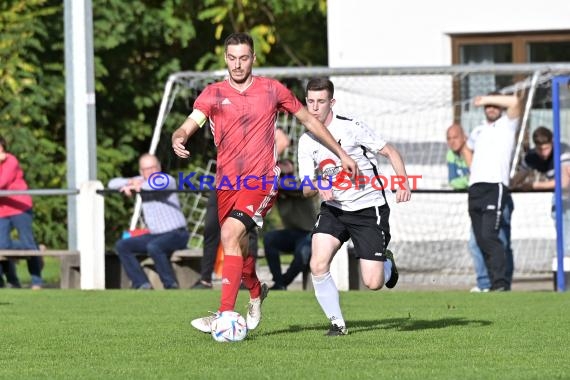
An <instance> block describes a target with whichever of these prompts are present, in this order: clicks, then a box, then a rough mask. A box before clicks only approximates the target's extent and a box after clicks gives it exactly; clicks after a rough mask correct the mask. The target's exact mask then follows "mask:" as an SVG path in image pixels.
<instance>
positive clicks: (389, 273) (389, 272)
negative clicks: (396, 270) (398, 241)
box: [384, 260, 392, 285]
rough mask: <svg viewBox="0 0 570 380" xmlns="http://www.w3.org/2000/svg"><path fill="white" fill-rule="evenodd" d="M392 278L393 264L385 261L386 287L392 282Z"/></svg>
mask: <svg viewBox="0 0 570 380" xmlns="http://www.w3.org/2000/svg"><path fill="white" fill-rule="evenodd" d="M390 277H392V262H391V261H390V260H386V261H384V285H386V283H387V282H388V281H390Z"/></svg>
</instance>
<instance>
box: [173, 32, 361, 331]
mask: <svg viewBox="0 0 570 380" xmlns="http://www.w3.org/2000/svg"><path fill="white" fill-rule="evenodd" d="M225 61H226V64H227V68H228V73H229V78H227V79H226V80H223V81H221V82H217V83H213V84H210V85H208V86H207V87H206V88H205V89H204V90H203V91H202V93H201V94H200V95H199V96H198V98H197V99H196V101H195V102H194V109H193V111H192V113H191V114H190V116H188V118H187V119H186V121H184V123H183V124H182V125H181V126H180V127H179V128H178V129H177V130H176V131H175V132H174V133H173V135H172V148H173V149H174V152H175V153H176V155H178V156H179V157H182V158H187V157H189V156H190V152H189V151H188V150H187V149H186V147H185V144H186V142H187V141H188V139H189V138H190V136H192V135H193V134H194V133H196V131H198V129H199V128H201V127H202V126H203V125H204V124H205V123H206V120H209V124H210V128H211V130H212V134H213V136H214V143H215V144H216V147H217V148H218V156H217V164H216V189H217V196H218V218H219V220H220V226H221V236H220V240H221V243H222V248H223V250H224V264H223V269H222V295H221V302H220V307H219V308H218V312H217V313H215V314H214V315H211V316H208V317H203V318H198V319H195V320H193V321H192V326H194V327H195V328H197V329H198V330H200V331H203V332H210V331H211V328H210V324H211V322H212V320H213V319H214V318H215V317H216V315H217V314H218V313H220V312H223V311H228V310H234V307H235V302H236V298H237V294H238V290H239V287H240V284H241V283H242V282H243V284H244V285H245V286H246V287H247V288H248V289H249V292H250V301H249V304H248V310H247V315H246V322H247V327H248V329H250V330H252V329H255V328H256V327H257V325H258V324H259V322H260V320H261V303H262V301H263V299H264V298H265V297H266V296H267V285H266V284H263V285H261V284H260V282H259V279H258V278H257V274H256V272H255V260H254V258H253V257H252V256H249V255H248V250H247V244H248V240H247V235H248V232H249V231H250V230H251V229H253V228H257V227H261V226H262V223H263V217H264V216H265V214H266V213H267V212H268V211H269V209H270V208H271V206H272V204H273V200H274V198H275V196H276V194H277V188H276V187H274V186H273V180H274V179H275V178H276V177H278V176H279V167H278V166H277V154H276V148H275V129H276V125H275V122H276V117H277V114H278V112H280V111H281V112H288V113H290V114H293V115H294V116H295V117H296V118H297V119H298V120H299V121H300V122H301V123H303V124H304V125H305V127H306V128H307V129H308V130H309V131H310V132H311V133H313V135H314V136H315V137H316V138H317V139H319V140H320V141H321V142H322V143H323V144H325V145H326V146H327V147H328V148H329V149H331V150H332V151H333V152H335V153H336V154H337V155H338V156H339V157H340V158H341V162H342V166H343V168H344V169H345V170H346V171H348V172H349V173H351V174H352V175H353V176H354V175H357V174H358V173H357V170H358V167H357V166H356V163H355V162H354V160H353V159H351V158H350V157H349V156H348V155H347V154H346V153H345V151H344V150H343V149H342V148H341V147H340V145H339V144H338V143H337V142H336V141H335V140H334V138H333V137H332V135H331V134H330V133H329V132H328V130H327V129H326V128H325V126H324V125H323V124H322V123H321V122H319V121H318V120H317V119H316V118H314V117H313V116H312V115H311V114H310V113H309V112H308V111H307V110H306V108H305V107H303V105H302V104H301V103H300V102H299V100H298V99H297V98H296V97H295V96H294V95H293V94H292V93H291V92H290V91H289V90H288V89H287V88H286V87H285V86H284V85H283V84H281V83H280V82H278V81H277V80H274V79H270V78H265V77H260V76H254V75H253V74H252V67H253V63H254V62H255V52H254V47H253V40H252V38H251V36H249V35H248V34H246V33H234V34H231V35H230V36H228V37H227V38H226V40H225Z"/></svg>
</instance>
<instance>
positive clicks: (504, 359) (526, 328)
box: [0, 289, 570, 379]
mask: <svg viewBox="0 0 570 380" xmlns="http://www.w3.org/2000/svg"><path fill="white" fill-rule="evenodd" d="M218 298H219V292H218V291H188V290H181V291H154V292H140V291H138V292H137V291H130V290H115V291H111V290H108V291H79V290H55V289H53V290H52V289H45V290H42V291H31V290H18V289H3V290H2V291H0V316H1V319H0V320H1V323H2V329H1V330H0V331H1V339H0V342H1V343H0V344H1V347H2V348H1V352H2V354H1V355H0V378H2V379H19V378H28V379H41V378H45V379H62V378H68V379H78V378H82V379H85V378H92V379H102V378H109V379H111V378H121V379H216V378H220V379H237V378H244V379H305V378H307V379H308V378H310V379H360V378H362V379H365V378H385V379H393V378H399V379H425V378H433V379H460V378H461V379H476V378H478V379H538V378H540V379H542V378H549V379H556V378H560V379H562V378H569V377H570V361H569V360H568V357H569V351H570V294H558V293H551V292H526V293H525V292H518V293H515V292H513V293H494V294H489V293H487V294H482V293H481V294H470V293H462V292H404V291H393V292H390V291H384V290H383V291H380V292H375V293H374V292H367V291H360V292H358V291H353V292H347V293H342V294H341V300H342V305H343V307H344V312H345V318H346V320H347V323H348V327H349V335H348V336H344V337H334V338H330V337H325V336H323V334H324V333H325V332H326V330H327V328H328V326H327V321H326V320H324V317H323V315H322V313H321V310H320V308H319V306H318V304H317V303H316V301H315V299H314V295H313V294H312V293H311V292H302V291H289V292H273V293H270V294H269V297H268V298H267V300H266V302H265V304H264V319H263V321H262V323H261V325H260V327H259V328H258V329H257V330H255V331H251V332H250V333H249V335H248V337H247V338H246V340H245V341H243V342H240V343H217V342H215V341H213V340H212V338H211V337H210V336H209V335H208V334H203V333H200V332H198V331H195V330H194V329H192V328H191V326H190V324H189V321H190V320H191V319H192V318H195V317H199V316H202V315H204V312H205V311H207V310H212V309H215V308H216V306H217V302H218ZM247 298H248V297H247V294H246V293H245V292H243V291H241V292H240V295H239V298H238V303H237V305H239V309H241V310H238V311H241V312H244V310H245V305H246V303H247Z"/></svg>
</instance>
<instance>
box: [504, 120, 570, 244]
mask: <svg viewBox="0 0 570 380" xmlns="http://www.w3.org/2000/svg"><path fill="white" fill-rule="evenodd" d="M532 141H533V143H534V148H533V149H531V150H530V151H529V152H528V153H527V154H526V155H525V157H524V160H523V161H522V163H521V166H520V169H519V171H518V172H517V174H516V175H515V176H514V178H513V180H512V184H513V188H517V189H521V190H554V188H555V186H556V184H555V179H554V149H553V145H552V132H551V131H550V129H548V128H546V127H543V126H541V127H538V128H537V129H536V130H535V131H534V132H533V134H532ZM560 164H561V167H562V171H561V172H562V189H563V193H562V206H563V207H562V210H563V213H564V214H563V221H564V222H563V224H564V233H563V236H564V244H565V252H566V253H568V252H570V146H568V145H567V144H565V143H561V144H560ZM533 170H536V171H537V172H539V173H541V174H543V175H544V176H545V177H546V180H545V181H540V180H534V181H532V180H531V181H530V182H529V181H526V180H527V178H528V177H530V174H531V173H532V171H533ZM554 201H555V199H554V197H553V198H552V217H553V218H555V217H556V214H555V211H556V210H555V204H554Z"/></svg>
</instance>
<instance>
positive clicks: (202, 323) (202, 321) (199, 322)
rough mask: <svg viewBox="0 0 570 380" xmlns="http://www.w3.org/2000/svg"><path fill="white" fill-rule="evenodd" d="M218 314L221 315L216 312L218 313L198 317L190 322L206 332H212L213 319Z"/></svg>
mask: <svg viewBox="0 0 570 380" xmlns="http://www.w3.org/2000/svg"><path fill="white" fill-rule="evenodd" d="M218 315H220V313H219V312H216V313H212V315H209V316H207V317H202V318H196V319H194V320H193V321H192V322H190V324H191V325H192V327H194V328H195V329H198V330H200V331H202V332H204V333H210V332H212V327H211V326H212V321H213V320H214V319H216V318H217V317H218Z"/></svg>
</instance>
